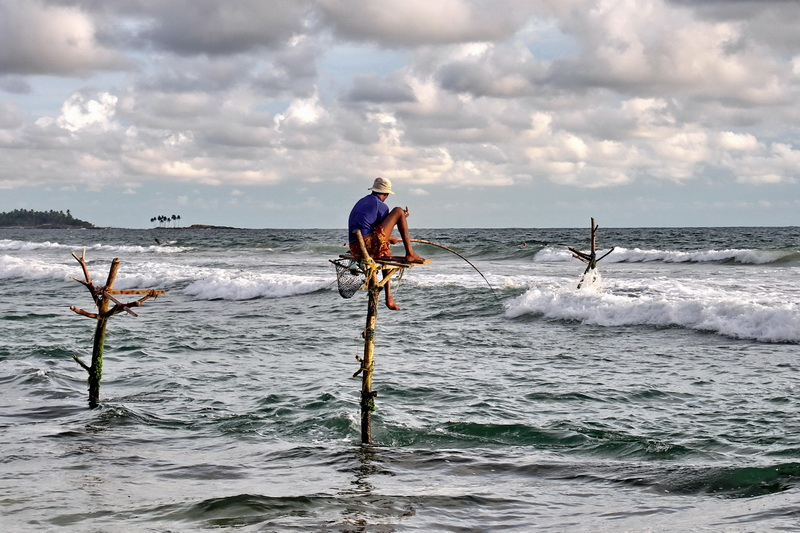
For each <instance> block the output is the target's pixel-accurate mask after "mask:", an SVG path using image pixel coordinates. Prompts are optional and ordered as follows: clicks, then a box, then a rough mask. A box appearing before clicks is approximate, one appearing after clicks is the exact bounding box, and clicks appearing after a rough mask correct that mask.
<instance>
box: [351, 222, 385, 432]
mask: <svg viewBox="0 0 800 533" xmlns="http://www.w3.org/2000/svg"><path fill="white" fill-rule="evenodd" d="M355 234H356V238H357V239H358V245H359V247H360V248H361V258H362V259H361V262H362V264H363V265H364V269H365V271H366V285H367V294H368V300H367V323H366V325H365V327H364V356H363V358H362V360H361V443H362V444H372V412H373V411H374V410H375V396H376V395H377V393H375V392H373V390H372V369H373V367H374V355H375V328H376V326H377V324H378V298H379V296H380V292H381V284H380V283H379V282H378V265H377V264H376V263H375V261H373V260H372V258H371V257H370V256H369V253H367V247H366V245H365V244H364V237H363V236H362V235H361V232H360V231H358V230H355Z"/></svg>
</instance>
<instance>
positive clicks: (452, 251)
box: [409, 239, 500, 302]
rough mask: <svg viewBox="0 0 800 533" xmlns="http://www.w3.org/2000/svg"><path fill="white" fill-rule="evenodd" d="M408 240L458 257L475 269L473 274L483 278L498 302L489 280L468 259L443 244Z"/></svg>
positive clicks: (498, 299)
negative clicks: (475, 273) (434, 247)
mask: <svg viewBox="0 0 800 533" xmlns="http://www.w3.org/2000/svg"><path fill="white" fill-rule="evenodd" d="M409 240H410V241H411V242H418V243H420V244H429V245H431V246H436V247H437V248H441V249H442V250H447V251H448V252H450V253H451V254H456V255H457V256H458V257H460V258H461V259H463V260H464V261H466V262H467V264H468V265H469V266H471V267H472V268H474V269H475V272H477V273H478V274H480V275H481V277H482V278H483V281H485V282H486V284H487V285H488V286H489V288H490V289H492V294H493V295H494V297H495V298H496V299H497V301H498V302H499V301H500V297H499V296H497V293H496V292H495V290H494V287H492V284H491V283H489V280H488V279H486V276H484V275H483V272H481V271H480V270H478V267H476V266H475V265H473V264H472V263H471V262H470V260H469V259H467V258H466V257H464V256H463V255H461V254H460V253H458V252H456V251H455V250H453V249H451V248H448V247H447V246H444V245H443V244H439V243H436V242H431V241H423V240H422V239H409Z"/></svg>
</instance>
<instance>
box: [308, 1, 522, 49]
mask: <svg viewBox="0 0 800 533" xmlns="http://www.w3.org/2000/svg"><path fill="white" fill-rule="evenodd" d="M503 4H504V5H503V9H498V8H497V4H496V3H495V2H492V1H491V0H478V1H472V2H470V1H467V0H438V1H436V2H430V1H428V0H404V1H403V2H395V1H393V0H319V5H320V7H321V9H322V14H323V16H324V17H325V19H326V20H327V21H328V22H329V23H330V24H331V25H332V27H333V28H334V29H335V31H336V32H337V33H339V34H340V35H342V36H343V37H346V38H349V39H354V40H365V41H373V42H377V43H381V44H382V45H386V46H414V45H422V44H444V43H462V42H476V41H493V40H496V39H504V38H507V37H509V36H511V35H512V34H513V33H515V32H516V31H517V30H518V29H520V27H521V26H522V25H523V24H524V23H525V21H526V17H525V16H524V15H525V13H526V12H527V11H529V8H526V7H525V6H526V2H504V3H503Z"/></svg>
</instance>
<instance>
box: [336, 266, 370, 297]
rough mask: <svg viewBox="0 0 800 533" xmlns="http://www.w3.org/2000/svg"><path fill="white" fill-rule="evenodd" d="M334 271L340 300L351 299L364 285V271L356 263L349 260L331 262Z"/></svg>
mask: <svg viewBox="0 0 800 533" xmlns="http://www.w3.org/2000/svg"><path fill="white" fill-rule="evenodd" d="M331 263H333V266H334V268H335V269H336V284H337V285H338V288H339V295H340V296H341V297H342V298H352V297H353V295H354V294H355V293H357V292H358V290H359V289H360V288H361V286H362V285H364V279H365V277H366V275H365V272H364V269H363V268H361V264H360V263H359V262H358V261H353V260H350V259H337V260H335V261H333V260H331Z"/></svg>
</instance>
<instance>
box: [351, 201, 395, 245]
mask: <svg viewBox="0 0 800 533" xmlns="http://www.w3.org/2000/svg"><path fill="white" fill-rule="evenodd" d="M388 214H389V206H388V205H386V204H385V203H383V202H381V199H380V198H378V195H377V194H375V193H372V194H368V195H367V196H365V197H364V198H362V199H361V200H359V201H358V202H356V205H354V206H353V209H352V211H350V218H349V219H348V221H347V234H348V241H349V242H354V241H355V240H356V237H355V235H353V230H356V229H360V230H361V235H363V236H365V237H366V236H367V235H370V234H371V233H372V232H373V231H375V226H377V225H378V224H380V223H381V222H382V221H383V219H384V218H386V215H388Z"/></svg>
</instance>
